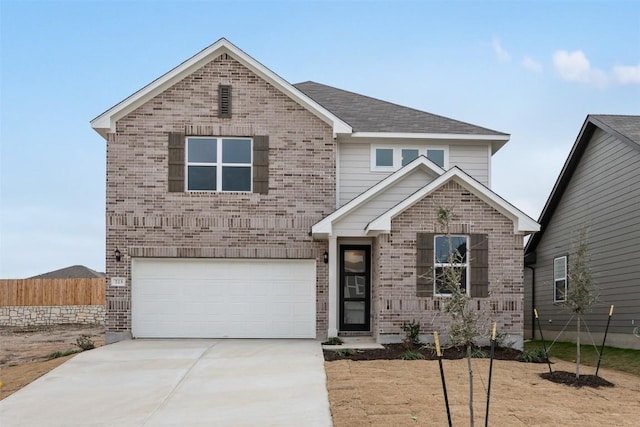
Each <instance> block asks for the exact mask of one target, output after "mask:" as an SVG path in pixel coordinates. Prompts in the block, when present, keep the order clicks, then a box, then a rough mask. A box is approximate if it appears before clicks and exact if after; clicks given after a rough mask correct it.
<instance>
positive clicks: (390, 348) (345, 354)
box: [324, 344, 522, 362]
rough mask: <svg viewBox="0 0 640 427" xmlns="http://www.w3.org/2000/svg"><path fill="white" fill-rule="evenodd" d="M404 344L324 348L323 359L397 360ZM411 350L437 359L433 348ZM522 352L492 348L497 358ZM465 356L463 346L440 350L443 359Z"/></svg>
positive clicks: (486, 349) (511, 357)
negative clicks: (370, 347)
mask: <svg viewBox="0 0 640 427" xmlns="http://www.w3.org/2000/svg"><path fill="white" fill-rule="evenodd" d="M407 350H408V349H407V346H406V345H405V344H385V345H384V348H383V349H382V348H381V349H366V350H350V351H349V350H346V349H345V350H324V360H326V361H327V362H331V361H333V360H398V359H402V355H403V354H404V353H405V352H406V351H407ZM411 350H412V351H415V352H418V353H420V354H422V356H423V357H424V359H423V360H438V357H437V356H436V352H435V350H434V349H432V348H429V347H422V348H413V349H411ZM478 351H482V352H483V353H484V354H485V355H486V357H489V354H490V353H491V347H480V348H477V349H474V352H475V353H476V354H478ZM520 354H522V352H521V351H519V350H514V349H512V348H508V347H506V348H505V347H497V348H496V349H495V350H494V359H497V360H518V356H520ZM465 356H466V351H465V349H464V347H450V348H445V349H443V350H442V357H443V359H462V358H464V357H465Z"/></svg>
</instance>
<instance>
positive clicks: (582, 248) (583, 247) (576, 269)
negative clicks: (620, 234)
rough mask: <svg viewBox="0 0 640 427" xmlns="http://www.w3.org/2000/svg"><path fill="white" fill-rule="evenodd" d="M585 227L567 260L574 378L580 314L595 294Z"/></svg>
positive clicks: (578, 357)
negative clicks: (574, 320)
mask: <svg viewBox="0 0 640 427" xmlns="http://www.w3.org/2000/svg"><path fill="white" fill-rule="evenodd" d="M586 235H587V232H586V229H585V228H582V229H581V230H580V235H579V237H578V243H577V246H576V250H575V253H574V254H573V256H571V257H570V260H569V271H568V276H569V281H568V282H569V283H568V284H567V294H566V296H565V303H564V307H565V309H567V310H568V311H570V312H571V313H574V314H575V315H576V317H577V319H578V320H577V323H576V326H577V327H576V334H577V335H576V378H580V322H581V321H582V315H583V314H585V313H588V312H590V311H591V309H592V308H593V306H594V305H595V303H596V301H597V295H596V293H595V289H594V286H593V279H592V277H591V256H590V254H589V247H588V245H587V242H586Z"/></svg>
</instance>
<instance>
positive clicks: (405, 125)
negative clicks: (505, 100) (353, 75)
mask: <svg viewBox="0 0 640 427" xmlns="http://www.w3.org/2000/svg"><path fill="white" fill-rule="evenodd" d="M294 86H295V87H296V88H297V89H298V90H300V91H301V92H302V93H304V94H305V95H307V96H308V97H310V98H311V99H313V100H314V101H315V102H317V103H318V104H320V105H322V106H323V107H324V108H326V109H327V110H329V111H330V112H331V113H333V114H334V115H336V116H338V117H339V118H340V119H341V120H343V121H345V122H347V123H348V124H349V125H350V126H351V127H352V128H353V131H354V132H402V133H443V134H462V135H496V136H504V135H507V134H505V133H502V132H497V131H495V130H491V129H487V128H483V127H480V126H475V125H472V124H469V123H464V122H460V121H458V120H453V119H449V118H447V117H443V116H438V115H435V114H431V113H427V112H424V111H420V110H415V109H413V108H409V107H403V106H402V105H397V104H393V103H391V102H386V101H382V100H379V99H375V98H371V97H368V96H364V95H359V94H357V93H353V92H349V91H346V90H342V89H337V88H334V87H331V86H326V85H323V84H320V83H316V82H304V83H297V84H294Z"/></svg>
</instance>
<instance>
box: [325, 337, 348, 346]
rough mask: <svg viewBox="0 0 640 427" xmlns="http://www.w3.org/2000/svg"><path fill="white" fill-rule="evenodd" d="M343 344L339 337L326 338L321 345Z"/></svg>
mask: <svg viewBox="0 0 640 427" xmlns="http://www.w3.org/2000/svg"><path fill="white" fill-rule="evenodd" d="M343 343H344V341H342V339H340V337H331V338H328V339H327V340H326V341H325V342H323V343H322V344H325V345H342V344H343Z"/></svg>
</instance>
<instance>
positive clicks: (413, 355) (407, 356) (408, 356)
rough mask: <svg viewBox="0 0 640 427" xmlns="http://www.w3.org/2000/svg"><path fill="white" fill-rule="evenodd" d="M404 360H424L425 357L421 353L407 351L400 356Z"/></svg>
mask: <svg viewBox="0 0 640 427" xmlns="http://www.w3.org/2000/svg"><path fill="white" fill-rule="evenodd" d="M400 358H401V359H402V360H422V359H424V355H423V354H422V353H420V352H419V351H415V350H407V351H405V352H404V353H402V355H401V356H400Z"/></svg>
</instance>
